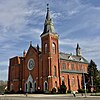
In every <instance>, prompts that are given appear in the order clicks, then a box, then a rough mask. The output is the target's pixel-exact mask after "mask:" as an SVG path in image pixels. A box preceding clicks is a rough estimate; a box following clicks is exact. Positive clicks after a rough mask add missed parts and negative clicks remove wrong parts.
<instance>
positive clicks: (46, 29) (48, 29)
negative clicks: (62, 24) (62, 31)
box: [41, 4, 55, 36]
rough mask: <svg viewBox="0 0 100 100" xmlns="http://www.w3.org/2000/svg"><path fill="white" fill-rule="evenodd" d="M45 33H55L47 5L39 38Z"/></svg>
mask: <svg viewBox="0 0 100 100" xmlns="http://www.w3.org/2000/svg"><path fill="white" fill-rule="evenodd" d="M46 33H55V31H54V25H53V21H52V18H51V13H50V9H49V4H47V14H46V19H45V23H44V31H43V33H42V34H41V36H42V35H43V34H46Z"/></svg>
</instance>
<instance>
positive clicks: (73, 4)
mask: <svg viewBox="0 0 100 100" xmlns="http://www.w3.org/2000/svg"><path fill="white" fill-rule="evenodd" d="M47 3H49V7H50V11H51V15H52V19H53V22H54V27H55V32H56V33H58V35H59V49H60V51H61V52H65V53H72V54H75V52H76V51H75V49H76V45H77V43H79V45H80V47H81V51H82V55H83V57H85V58H86V59H87V60H88V62H90V60H91V59H92V60H93V61H94V62H95V63H96V65H97V68H98V70H100V0H0V80H7V79H8V66H9V58H12V57H14V56H23V51H24V50H26V51H27V50H28V48H29V43H30V41H32V45H33V46H36V45H37V44H39V46H40V47H41V38H40V34H41V33H42V32H43V26H44V21H45V16H46V8H47V7H46V5H47Z"/></svg>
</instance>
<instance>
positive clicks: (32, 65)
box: [28, 59, 35, 70]
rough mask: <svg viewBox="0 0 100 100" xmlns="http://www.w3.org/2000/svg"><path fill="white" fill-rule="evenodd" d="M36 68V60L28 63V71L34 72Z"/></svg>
mask: <svg viewBox="0 0 100 100" xmlns="http://www.w3.org/2000/svg"><path fill="white" fill-rule="evenodd" d="M34 66H35V62H34V60H33V59H29V61H28V69H29V70H32V69H33V68H34Z"/></svg>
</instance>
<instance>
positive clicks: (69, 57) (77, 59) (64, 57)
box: [59, 52, 88, 64]
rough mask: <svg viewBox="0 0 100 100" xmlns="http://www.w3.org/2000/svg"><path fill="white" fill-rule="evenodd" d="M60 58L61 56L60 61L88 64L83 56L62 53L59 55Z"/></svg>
mask: <svg viewBox="0 0 100 100" xmlns="http://www.w3.org/2000/svg"><path fill="white" fill-rule="evenodd" d="M59 56H60V60H67V61H75V62H80V63H86V64H88V61H87V60H86V59H85V58H84V57H82V56H76V55H72V54H67V53H62V52H60V53H59Z"/></svg>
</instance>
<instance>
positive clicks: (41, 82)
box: [8, 7, 88, 93]
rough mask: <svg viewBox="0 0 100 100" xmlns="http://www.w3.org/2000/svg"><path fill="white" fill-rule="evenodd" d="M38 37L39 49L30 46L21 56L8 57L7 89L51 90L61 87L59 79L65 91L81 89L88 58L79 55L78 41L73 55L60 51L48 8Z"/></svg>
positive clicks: (16, 90)
mask: <svg viewBox="0 0 100 100" xmlns="http://www.w3.org/2000/svg"><path fill="white" fill-rule="evenodd" d="M40 37H41V49H40V47H39V46H38V45H37V47H33V46H32V42H30V46H29V49H28V51H27V52H26V51H24V52H23V57H19V56H16V57H13V58H11V59H10V60H9V72H8V90H9V91H15V92H18V91H23V92H30V93H32V92H35V91H38V90H39V91H44V92H45V91H52V89H53V88H56V89H57V90H58V88H60V85H61V84H62V82H64V83H65V85H66V87H67V90H72V91H77V90H78V89H81V88H82V81H83V78H82V75H83V73H84V74H85V73H86V74H87V67H88V61H87V60H86V59H85V58H84V57H82V55H81V48H80V46H79V44H77V47H76V55H72V54H67V53H62V52H59V37H58V34H57V33H56V32H55V30H54V24H53V21H52V18H51V14H50V10H49V7H47V14H46V18H45V23H44V30H43V33H42V34H41V35H40Z"/></svg>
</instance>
